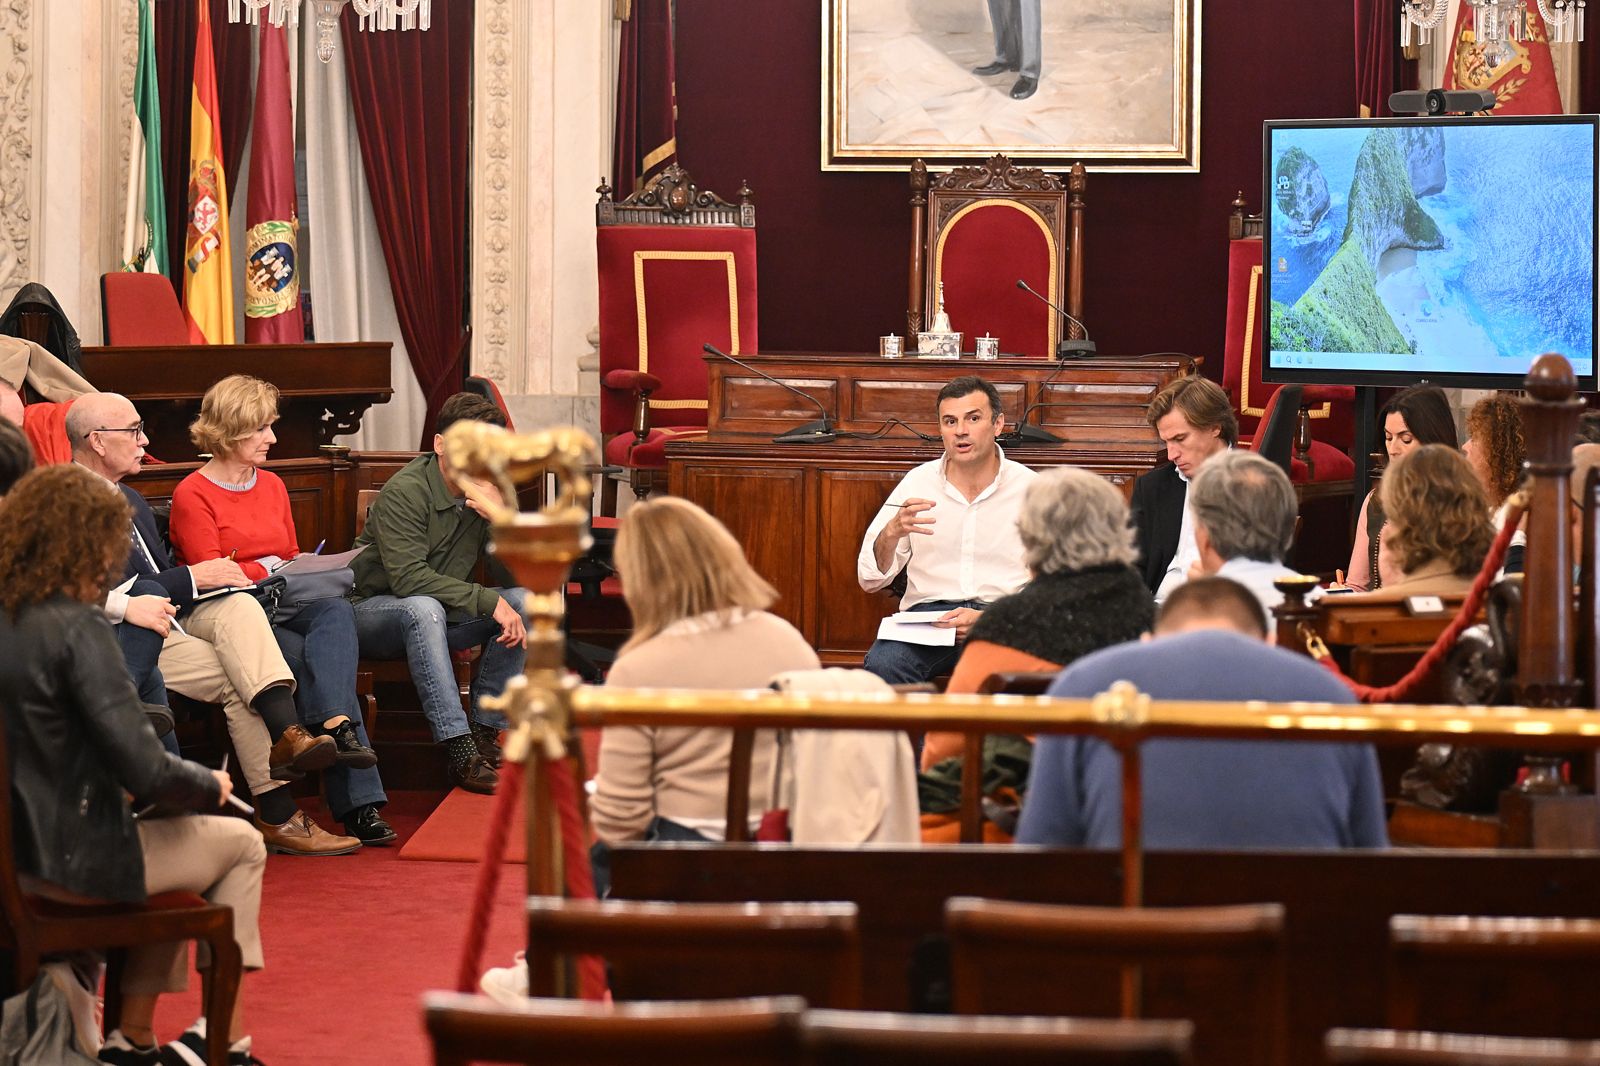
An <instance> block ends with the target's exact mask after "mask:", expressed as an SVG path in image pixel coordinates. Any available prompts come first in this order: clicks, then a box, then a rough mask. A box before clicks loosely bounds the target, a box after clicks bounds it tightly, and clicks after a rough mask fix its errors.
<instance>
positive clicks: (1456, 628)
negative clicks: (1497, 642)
mask: <svg viewBox="0 0 1600 1066" xmlns="http://www.w3.org/2000/svg"><path fill="white" fill-rule="evenodd" d="M1525 510H1526V508H1525V507H1520V506H1517V505H1516V504H1513V505H1511V506H1510V507H1508V508H1507V509H1506V516H1505V524H1504V525H1502V526H1501V527H1500V532H1499V534H1498V535H1497V536H1496V537H1495V538H1494V543H1493V544H1491V545H1490V546H1489V554H1488V556H1487V557H1486V558H1485V559H1484V560H1483V569H1482V570H1479V571H1478V576H1477V577H1476V578H1475V579H1474V580H1473V582H1472V588H1471V589H1469V590H1468V592H1467V598H1466V599H1464V600H1462V601H1461V609H1460V610H1459V611H1457V612H1456V616H1455V617H1454V618H1452V619H1451V620H1450V624H1449V625H1448V626H1446V627H1445V630H1444V632H1443V633H1440V634H1439V638H1438V639H1437V640H1435V641H1434V642H1433V646H1432V647H1431V648H1429V649H1428V650H1427V652H1426V654H1424V655H1423V656H1422V658H1420V659H1418V660H1417V664H1416V665H1415V666H1413V667H1412V668H1411V669H1410V670H1409V671H1408V672H1407V673H1406V676H1404V677H1402V678H1401V679H1400V680H1398V681H1396V682H1395V683H1394V684H1392V685H1386V686H1384V687H1383V688H1373V687H1372V686H1371V685H1363V684H1362V683H1361V682H1359V681H1354V680H1352V679H1350V678H1349V677H1347V676H1345V673H1344V671H1343V670H1340V669H1339V664H1338V663H1336V662H1334V661H1333V656H1331V655H1324V656H1322V657H1320V658H1318V659H1317V662H1319V663H1321V664H1322V665H1323V666H1325V667H1327V668H1328V669H1329V670H1331V671H1333V673H1334V674H1336V675H1337V676H1338V678H1339V680H1341V681H1343V682H1344V683H1345V684H1346V685H1349V686H1350V691H1352V692H1354V693H1355V694H1356V698H1357V699H1359V700H1360V701H1361V702H1362V703H1398V702H1400V701H1402V700H1404V699H1405V697H1406V696H1407V695H1409V694H1410V693H1411V692H1412V691H1413V690H1415V689H1416V687H1417V686H1418V685H1420V684H1422V681H1423V679H1424V678H1426V677H1427V676H1428V675H1429V674H1430V673H1432V672H1433V669H1434V668H1435V667H1436V666H1438V665H1439V663H1440V662H1442V661H1443V660H1444V657H1445V656H1446V655H1448V654H1449V653H1450V649H1451V648H1452V647H1454V646H1455V643H1456V638H1457V637H1459V636H1461V634H1462V633H1463V632H1464V631H1465V630H1466V628H1467V627H1468V626H1470V625H1472V623H1473V621H1474V620H1475V619H1476V618H1477V617H1478V610H1479V608H1481V607H1482V606H1483V600H1484V597H1485V596H1487V595H1488V594H1489V588H1490V586H1492V585H1493V584H1494V579H1495V575H1496V574H1498V573H1499V572H1500V566H1501V564H1502V563H1503V562H1505V557H1506V551H1507V550H1508V549H1509V548H1510V547H1511V538H1512V537H1513V536H1515V535H1516V532H1517V526H1518V525H1520V524H1521V522H1522V515H1523V512H1524V511H1525Z"/></svg>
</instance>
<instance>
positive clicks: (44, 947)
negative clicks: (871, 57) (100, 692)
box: [0, 729, 243, 1066]
mask: <svg viewBox="0 0 1600 1066" xmlns="http://www.w3.org/2000/svg"><path fill="white" fill-rule="evenodd" d="M12 847H13V845H12V836H11V755H10V752H9V750H8V749H7V747H6V736H5V731H4V730H3V729H0V949H4V950H5V951H7V952H9V953H10V956H11V978H12V982H13V986H14V990H16V991H20V990H22V989H25V988H27V987H28V986H29V985H30V984H32V983H33V979H34V977H35V976H36V975H37V974H38V972H39V962H40V960H41V959H42V958H43V957H44V956H46V955H58V954H63V953H66V952H72V951H109V955H108V960H109V963H110V965H109V966H108V968H107V971H106V985H105V1026H106V1029H107V1030H110V1029H113V1028H115V1027H116V1025H117V1023H118V1021H119V1020H120V1015H121V1005H122V959H123V955H124V949H127V948H132V947H142V946H144V945H147V944H164V943H168V942H170V941H173V940H194V941H203V942H204V943H206V944H207V945H208V946H209V947H210V949H211V976H210V980H209V981H208V982H207V985H206V996H205V1016H206V1031H207V1032H208V1033H210V1034H211V1037H210V1039H209V1040H208V1041H207V1045H206V1059H207V1062H208V1063H209V1066H226V1064H227V1061H228V1024H229V1020H230V1019H231V1017H232V1014H233V1001H234V998H235V997H236V996H237V995H238V993H239V978H240V975H241V973H242V972H243V963H242V961H241V959H240V956H239V945H238V943H237V942H236V941H235V940H234V939H233V908H232V907H224V906H220V905H217V904H212V903H207V902H206V901H205V900H204V899H202V898H201V897H200V896H197V895H195V894H194V893H193V892H163V893H161V894H160V895H158V896H151V897H150V898H149V899H148V900H146V901H145V902H144V903H143V904H142V905H135V904H120V903H93V902H90V901H70V902H69V901H67V900H66V899H65V898H64V897H63V896H62V894H61V893H60V891H59V890H56V891H52V890H51V886H49V885H47V884H44V883H43V882H33V881H32V880H31V879H25V878H23V877H21V876H20V875H19V874H18V873H17V864H16V859H15V856H14V853H13V850H12ZM25 880H26V881H28V882H29V883H26V884H25V883H24V882H25Z"/></svg>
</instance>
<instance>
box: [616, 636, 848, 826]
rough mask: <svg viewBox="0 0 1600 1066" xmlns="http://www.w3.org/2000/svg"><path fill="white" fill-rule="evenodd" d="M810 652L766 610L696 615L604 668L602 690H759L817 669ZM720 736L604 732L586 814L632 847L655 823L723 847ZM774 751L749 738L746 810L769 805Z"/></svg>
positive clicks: (725, 744)
mask: <svg viewBox="0 0 1600 1066" xmlns="http://www.w3.org/2000/svg"><path fill="white" fill-rule="evenodd" d="M819 665H820V664H819V662H818V660H817V653H816V652H815V651H813V650H812V649H811V645H809V644H807V643H806V641H805V638H804V637H802V636H801V635H800V634H799V632H798V631H796V629H795V628H794V627H793V626H791V625H790V624H789V623H788V622H785V621H784V620H783V619H781V618H779V617H777V616H776V615H772V614H768V613H766V612H765V611H754V612H735V613H734V614H733V615H732V616H730V617H727V618H718V617H715V616H708V615H702V616H700V617H697V618H688V619H684V620H683V621H680V622H676V623H674V624H673V625H671V626H668V627H667V628H666V629H665V630H663V631H662V632H661V633H659V634H657V635H656V636H654V637H652V638H650V639H649V640H647V641H645V642H644V643H643V644H640V645H639V646H638V647H636V648H634V649H632V650H631V651H629V652H627V653H626V654H625V655H623V656H622V657H621V658H619V659H618V660H617V661H616V664H615V665H614V666H612V667H611V672H610V674H609V675H608V676H607V678H606V684H607V685H613V686H617V687H627V688H715V689H751V688H765V687H766V686H767V684H768V682H770V681H771V680H772V678H773V676H774V675H775V674H780V673H782V672H784V671H785V670H815V669H817V668H818V667H819ZM731 738H732V734H731V733H729V731H728V730H726V729H694V728H684V727H666V728H659V729H648V728H644V727H640V726H614V727H608V728H606V729H605V730H604V731H603V732H602V733H601V737H600V767H599V771H598V773H596V775H595V792H594V795H593V797H591V799H590V801H589V816H590V820H591V822H592V824H593V826H594V832H595V835H596V836H597V837H599V838H600V839H601V840H603V841H605V842H607V843H617V842H619V841H624V840H638V839H639V838H641V837H642V836H643V835H644V831H645V829H646V827H648V826H649V824H650V821H651V819H652V818H654V817H657V816H660V817H662V818H669V819H671V820H672V821H674V822H678V823H680V824H682V825H686V826H688V827H689V828H691V829H694V830H697V831H699V832H701V833H703V834H705V835H706V836H708V837H711V838H712V839H715V840H720V839H722V836H723V831H724V818H725V812H726V809H727V787H728V754H729V750H730V748H731V746H732V739H731ZM773 750H774V743H773V740H772V737H771V735H770V734H767V733H758V734H757V735H756V745H755V756H754V758H753V759H752V761H751V774H750V812H751V814H752V815H756V814H759V813H760V812H762V811H764V810H766V809H767V807H768V806H769V803H770V797H769V793H770V792H771V789H772V757H773Z"/></svg>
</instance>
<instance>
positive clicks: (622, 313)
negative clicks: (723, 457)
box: [595, 164, 758, 462]
mask: <svg viewBox="0 0 1600 1066" xmlns="http://www.w3.org/2000/svg"><path fill="white" fill-rule="evenodd" d="M598 192H599V194H600V200H599V203H597V204H596V205H595V234H596V252H597V261H598V273H599V286H600V373H601V377H602V379H603V380H604V378H605V376H606V375H607V374H608V373H609V372H611V371H614V370H626V371H636V372H642V373H647V374H650V375H652V376H654V377H655V378H657V379H659V381H660V386H659V387H658V388H655V389H653V390H651V391H650V393H649V395H648V396H647V397H646V396H644V394H643V393H641V392H638V391H637V389H636V387H635V386H628V387H627V388H622V387H611V386H607V387H603V388H602V389H601V391H600V429H601V432H602V433H603V434H605V435H606V437H607V439H608V440H609V439H610V438H611V437H613V436H615V435H616V434H619V433H626V432H629V431H630V430H636V429H637V427H638V426H639V425H640V423H641V421H642V424H643V426H644V430H643V431H644V432H646V433H648V429H649V427H650V426H651V425H652V424H656V425H657V427H658V428H662V429H666V428H695V427H703V426H704V425H705V423H706V395H707V379H706V369H705V355H704V353H703V352H702V351H701V345H702V344H705V343H710V344H714V345H717V346H718V347H720V348H723V349H724V350H725V351H728V352H730V353H732V354H734V355H738V354H740V353H741V352H750V351H755V350H756V348H757V344H758V339H757V332H756V322H757V306H756V233H755V224H756V208H755V203H754V202H753V201H752V199H751V197H752V193H751V191H750V188H749V186H748V185H747V184H743V183H741V185H740V187H739V192H738V197H739V202H738V203H730V202H728V201H727V200H724V199H722V198H721V197H720V196H718V195H716V194H715V193H713V192H710V191H709V190H706V189H701V188H699V187H698V186H697V185H695V183H694V179H693V178H692V177H691V176H690V175H689V172H688V171H686V170H684V169H683V168H682V167H680V166H678V165H677V164H673V165H672V166H669V167H667V169H666V170H664V171H662V172H661V174H659V175H657V176H656V177H655V178H653V179H652V180H651V181H650V183H649V184H648V185H646V186H645V187H644V188H643V189H641V190H639V191H638V192H636V193H634V194H633V195H631V196H629V197H627V198H626V199H623V200H621V201H617V200H614V199H613V198H612V189H611V186H610V185H609V184H607V183H606V182H605V181H604V180H603V179H602V181H601V183H600V186H599V189H598ZM641 404H644V405H646V411H645V415H644V416H643V417H642V419H641V414H640V411H639V407H640V405H641ZM608 455H609V453H608ZM609 461H614V462H615V461H621V460H620V459H618V458H616V457H612V458H610V459H609Z"/></svg>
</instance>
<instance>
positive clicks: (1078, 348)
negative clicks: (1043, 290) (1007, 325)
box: [1017, 278, 1095, 359]
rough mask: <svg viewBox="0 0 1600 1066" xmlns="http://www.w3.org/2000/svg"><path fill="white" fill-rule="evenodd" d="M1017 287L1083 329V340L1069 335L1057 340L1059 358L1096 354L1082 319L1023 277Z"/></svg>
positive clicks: (1081, 357) (1076, 357)
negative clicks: (1061, 306) (1058, 304)
mask: <svg viewBox="0 0 1600 1066" xmlns="http://www.w3.org/2000/svg"><path fill="white" fill-rule="evenodd" d="M1017 288H1019V289H1021V290H1022V291H1023V292H1025V293H1027V294H1028V295H1029V296H1032V297H1033V298H1034V299H1036V300H1039V301H1041V302H1042V303H1044V305H1045V306H1046V307H1049V308H1050V309H1051V310H1052V311H1055V312H1056V313H1057V314H1059V315H1060V316H1061V317H1062V318H1065V319H1066V320H1067V321H1069V322H1071V323H1072V324H1073V325H1075V326H1077V327H1078V328H1079V329H1081V330H1083V339H1082V340H1073V339H1071V338H1068V337H1062V338H1061V339H1060V340H1059V341H1057V342H1056V358H1057V359H1084V358H1087V357H1089V356H1091V355H1093V354H1095V346H1094V341H1092V340H1090V339H1089V327H1088V326H1086V325H1084V324H1083V322H1082V320H1081V319H1078V318H1075V317H1074V316H1072V315H1069V314H1067V312H1066V311H1064V310H1062V309H1061V308H1060V307H1058V306H1057V305H1056V304H1055V303H1053V302H1052V301H1051V300H1050V298H1049V297H1047V296H1044V295H1041V294H1040V293H1039V292H1037V291H1035V290H1034V288H1033V286H1031V285H1029V284H1028V283H1027V282H1026V281H1023V280H1022V279H1021V278H1018V279H1017Z"/></svg>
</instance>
